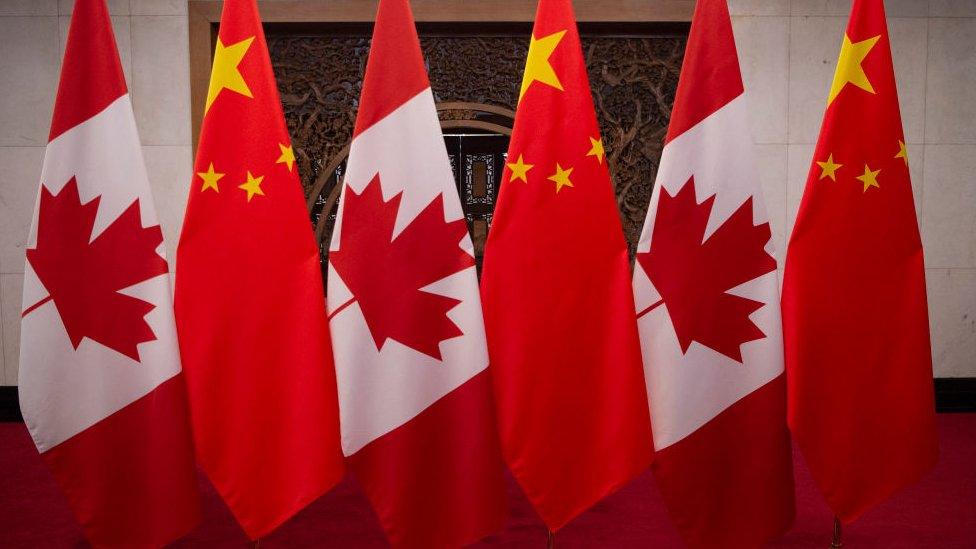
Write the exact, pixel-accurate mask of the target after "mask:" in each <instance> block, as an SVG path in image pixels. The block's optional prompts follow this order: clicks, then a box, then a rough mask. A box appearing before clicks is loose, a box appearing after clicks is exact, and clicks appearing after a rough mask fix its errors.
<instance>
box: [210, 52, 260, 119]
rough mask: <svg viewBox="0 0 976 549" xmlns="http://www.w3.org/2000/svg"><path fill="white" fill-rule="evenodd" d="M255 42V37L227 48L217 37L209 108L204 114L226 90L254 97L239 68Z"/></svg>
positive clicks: (211, 75)
mask: <svg viewBox="0 0 976 549" xmlns="http://www.w3.org/2000/svg"><path fill="white" fill-rule="evenodd" d="M253 41H254V37H253V36H252V37H250V38H245V39H244V40H241V41H240V42H237V43H236V44H231V45H230V46H226V47H225V46H224V44H223V42H221V41H220V37H217V49H216V50H214V60H213V70H211V72H210V88H209V89H207V107H206V109H205V111H204V112H206V111H209V110H210V105H213V102H214V100H215V99H217V96H218V95H219V94H220V92H221V90H223V89H224V88H226V89H228V90H230V91H233V92H237V93H239V94H241V95H243V96H245V97H254V96H253V95H252V94H251V88H248V87H247V82H245V81H244V77H243V76H241V71H240V69H238V68H237V66H238V65H240V63H241V60H242V59H244V54H246V53H247V49H248V48H250V47H251V42H253Z"/></svg>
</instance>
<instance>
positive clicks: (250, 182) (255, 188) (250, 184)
mask: <svg viewBox="0 0 976 549" xmlns="http://www.w3.org/2000/svg"><path fill="white" fill-rule="evenodd" d="M263 180H264V176H263V175H262V176H261V177H254V176H253V175H251V172H250V171H248V172H247V181H246V182H245V183H244V184H242V185H238V186H237V188H238V189H244V190H245V191H247V201H248V202H250V201H251V199H252V198H254V195H256V194H259V195H261V196H264V191H262V190H261V181H263Z"/></svg>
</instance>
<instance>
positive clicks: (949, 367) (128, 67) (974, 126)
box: [0, 0, 976, 385]
mask: <svg viewBox="0 0 976 549" xmlns="http://www.w3.org/2000/svg"><path fill="white" fill-rule="evenodd" d="M526 1H531V0H526ZM108 3H109V11H110V12H111V15H112V24H113V28H114V29H115V33H116V38H117V40H118V43H119V49H120V54H121V57H122V62H123V65H124V69H125V74H126V78H127V79H128V82H129V89H130V91H131V94H132V99H133V104H134V107H135V111H136V121H137V123H138V125H139V131H140V134H141V137H142V145H143V153H144V155H145V158H146V164H147V168H148V170H149V177H150V182H151V184H152V186H153V191H154V193H155V198H156V207H157V209H158V211H159V216H160V221H161V223H162V225H163V230H164V234H165V236H166V238H167V241H168V250H169V253H170V257H173V246H174V245H175V242H176V238H177V235H178V233H179V227H180V223H181V219H182V215H183V208H184V206H185V201H186V194H187V185H188V184H189V181H190V176H191V162H192V158H191V145H190V109H189V83H188V82H189V61H188V51H187V19H186V2H185V0H109V2H108ZM71 5H72V1H71V0H0V75H3V77H2V79H0V325H2V330H0V384H6V385H16V384H17V356H18V342H19V337H20V335H19V326H20V323H19V317H20V314H19V313H20V306H21V296H20V293H21V285H22V282H21V279H22V277H23V267H24V259H23V254H24V239H25V237H26V234H27V231H28V224H29V222H30V212H31V210H32V208H33V203H34V196H35V193H36V190H37V177H38V175H39V173H40V166H41V161H42V157H43V152H44V149H43V147H44V143H45V141H46V136H47V131H48V127H49V124H50V116H51V109H52V104H53V101H54V92H55V89H56V86H57V81H58V72H59V70H60V63H61V61H60V55H61V52H62V51H63V48H64V41H65V37H66V34H67V28H68V22H69V16H70V13H71ZM730 5H731V9H732V14H733V19H734V26H735V34H736V40H737V41H738V46H739V54H740V58H741V61H742V70H743V76H744V79H745V83H746V87H747V88H748V90H749V93H750V101H751V103H752V105H753V106H754V108H753V111H752V112H753V116H752V121H751V134H752V137H753V140H754V141H755V142H756V143H757V145H758V147H757V149H758V156H759V162H760V167H761V170H762V178H763V186H764V188H765V190H766V201H767V207H768V209H769V211H770V217H771V220H772V225H773V235H774V239H775V243H776V246H777V249H779V250H783V249H784V246H785V242H786V236H787V234H788V231H789V230H790V228H791V227H792V222H793V218H794V216H795V215H796V209H797V206H798V204H799V199H800V194H801V192H802V188H803V184H804V181H805V178H806V172H807V168H808V166H809V163H810V158H811V155H812V153H813V144H814V142H815V141H816V139H817V133H818V131H819V126H820V120H821V117H822V114H823V108H824V104H825V100H826V96H827V90H828V87H829V84H830V79H831V76H832V73H833V67H834V63H835V61H836V58H837V52H838V50H839V47H840V41H841V37H842V35H843V30H844V27H845V25H846V18H847V12H848V10H849V7H850V3H849V0H731V1H730ZM887 9H888V16H889V26H890V28H891V41H892V47H893V49H894V57H895V71H896V73H897V77H898V86H899V94H900V98H901V108H902V118H903V120H904V124H905V132H906V137H907V141H908V146H909V151H910V155H911V166H912V177H913V185H914V186H915V190H916V206H917V210H918V212H919V218H920V223H921V227H922V236H923V240H924V242H925V246H926V250H925V251H926V254H925V255H926V262H927V267H928V271H927V275H928V285H929V309H930V322H931V326H932V344H933V349H932V351H933V359H934V365H935V373H936V375H937V376H976V92H974V91H973V90H974V89H976V38H974V37H976V0H889V1H888V2H887Z"/></svg>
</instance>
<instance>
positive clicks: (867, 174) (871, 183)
mask: <svg viewBox="0 0 976 549" xmlns="http://www.w3.org/2000/svg"><path fill="white" fill-rule="evenodd" d="M879 173H881V170H880V169H877V170H872V169H871V168H869V167H868V165H867V164H865V165H864V174H863V175H859V176H857V177H856V179H859V180H861V182H862V183H864V192H868V189H869V188H871V187H878V188H879V189H880V188H881V187H880V186H879V185H878V174H879Z"/></svg>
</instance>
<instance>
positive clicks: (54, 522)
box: [0, 414, 976, 549]
mask: <svg viewBox="0 0 976 549" xmlns="http://www.w3.org/2000/svg"><path fill="white" fill-rule="evenodd" d="M938 420H939V439H940V446H941V449H940V457H939V463H938V465H937V466H936V468H935V470H934V471H933V472H932V473H931V474H929V475H928V476H927V477H926V478H925V480H924V481H922V482H921V483H919V484H918V485H916V486H913V487H911V488H908V489H906V490H904V491H902V492H901V493H899V494H897V495H896V496H895V497H893V498H892V499H890V500H888V501H887V502H885V503H884V504H882V505H881V506H879V507H878V508H876V509H874V510H872V511H870V512H868V513H867V514H866V515H864V516H863V517H862V518H861V519H860V520H859V521H858V522H856V523H854V524H853V525H851V526H849V527H847V528H845V530H844V543H845V547H847V548H848V549H857V548H875V547H884V548H886V549H898V548H906V549H908V548H911V549H919V548H930V547H931V548H939V549H973V548H976V414H942V415H939V418H938ZM794 459H795V462H796V482H797V486H796V488H797V499H798V502H797V520H796V524H795V526H794V528H793V530H792V531H791V532H790V533H789V534H787V535H786V536H785V537H784V538H783V539H781V540H777V541H776V542H774V543H772V544H770V547H777V548H779V547H811V548H817V549H824V548H826V547H827V546H828V545H829V540H830V528H831V520H832V518H831V514H830V511H829V510H828V509H827V507H826V505H825V504H824V503H823V500H822V499H821V498H820V496H819V494H818V493H817V492H816V489H815V487H814V486H813V481H812V479H811V478H810V473H809V471H807V469H806V466H805V465H804V464H803V462H802V459H800V458H799V457H798V456H796V457H795V458H794ZM200 486H201V489H202V490H203V491H204V520H203V523H202V524H201V526H200V527H199V528H197V529H196V530H195V531H194V532H193V533H192V534H190V535H189V536H187V537H186V538H184V539H182V540H180V541H179V542H178V543H176V544H174V545H173V547H181V548H182V547H208V548H211V547H215V548H219V547H248V546H249V544H248V542H247V539H246V538H245V537H244V534H243V532H241V530H240V528H239V527H238V526H237V524H236V523H235V522H234V519H233V518H232V517H231V515H230V513H229V512H228V510H227V508H226V507H225V506H224V505H223V503H221V501H220V500H219V499H218V497H217V495H216V493H215V492H214V491H213V488H211V487H210V485H209V483H207V482H206V481H205V480H203V478H202V477H201V481H200ZM508 488H509V499H510V502H511V506H512V513H511V518H510V519H509V522H508V527H507V528H506V529H505V531H503V532H501V533H499V534H497V535H495V536H493V537H491V538H489V539H487V540H485V541H484V542H483V543H481V544H479V545H478V546H477V547H479V548H480V547H510V548H518V547H530V548H540V549H541V548H542V547H545V528H544V527H543V526H542V523H541V522H540V521H539V519H538V517H537V516H536V515H535V513H534V512H533V511H532V509H531V508H530V507H529V505H528V503H527V502H526V501H525V498H524V497H522V495H521V493H520V492H519V491H518V488H516V486H515V485H514V483H513V482H512V481H511V479H509V487H508ZM86 546H87V544H86V543H85V542H84V540H83V539H82V536H81V529H80V528H79V527H78V526H77V525H76V524H75V522H74V519H73V518H72V516H71V513H70V511H69V510H68V507H67V504H66V503H65V500H64V497H63V496H62V495H61V493H60V492H59V491H58V489H57V486H56V485H55V484H54V479H53V478H52V476H51V474H50V473H49V472H48V471H47V469H46V468H45V466H44V464H43V462H42V461H41V459H40V457H38V455H37V452H36V451H35V450H34V446H33V444H32V443H31V441H30V437H29V436H28V434H27V430H26V429H25V428H24V426H23V425H22V424H18V423H3V424H0V547H5V548H6V547H15V548H17V547H30V548H45V547H86ZM385 546H386V543H385V541H384V539H383V534H382V532H381V530H380V527H379V523H378V522H377V519H376V516H375V515H374V514H373V512H372V510H371V509H370V507H369V504H368V502H367V501H366V497H365V496H364V495H363V493H362V491H361V490H360V489H359V487H358V485H357V484H356V482H355V480H354V479H351V478H347V479H346V480H345V481H344V482H343V483H342V484H340V485H339V486H338V487H336V488H335V489H334V490H332V491H331V492H330V493H328V494H326V495H325V496H324V497H323V498H321V499H319V500H318V501H316V502H315V503H313V504H312V505H311V506H309V507H308V508H307V509H305V510H304V511H303V512H301V513H299V514H298V516H296V517H295V518H294V519H292V520H291V521H289V522H287V523H285V525H284V526H282V527H281V528H279V529H278V530H277V531H275V533H274V534H272V535H271V536H269V537H267V538H266V539H264V540H262V543H261V547H262V548H269V549H270V548H280V547H289V548H293V547H339V548H342V547H355V548H372V547H377V548H379V547H385ZM556 546H557V547H558V548H559V549H563V548H587V549H593V548H604V547H606V548H611V547H612V548H618V547H653V548H662V547H663V548H670V547H681V543H680V541H679V539H678V537H677V532H675V530H674V528H673V527H672V526H671V523H670V522H669V521H668V518H667V516H666V515H665V510H664V508H663V507H662V504H661V500H660V496H659V495H658V492H657V489H656V487H655V485H654V482H653V479H652V477H651V475H650V473H646V474H644V475H642V476H641V477H640V478H638V479H637V480H636V481H634V482H633V483H631V484H630V485H629V486H627V487H625V488H623V489H622V490H620V491H619V492H617V493H616V494H614V495H612V496H610V497H609V498H607V499H605V500H604V501H603V502H601V503H600V504H598V505H597V506H595V507H594V508H593V509H591V510H590V511H588V512H587V513H585V514H583V515H582V516H580V517H579V518H577V519H576V520H574V521H573V522H571V523H570V524H569V525H568V526H567V527H566V528H565V529H563V530H562V531H561V532H560V533H559V534H558V536H557V537H556Z"/></svg>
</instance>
